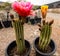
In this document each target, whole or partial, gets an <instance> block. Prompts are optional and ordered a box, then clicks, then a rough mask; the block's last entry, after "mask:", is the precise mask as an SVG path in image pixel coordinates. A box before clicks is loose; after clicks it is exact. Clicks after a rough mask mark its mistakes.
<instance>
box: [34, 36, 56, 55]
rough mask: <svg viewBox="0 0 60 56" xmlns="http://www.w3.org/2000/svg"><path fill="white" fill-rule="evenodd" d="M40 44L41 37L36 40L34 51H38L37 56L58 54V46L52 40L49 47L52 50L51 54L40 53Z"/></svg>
mask: <svg viewBox="0 0 60 56" xmlns="http://www.w3.org/2000/svg"><path fill="white" fill-rule="evenodd" d="M38 42H39V37H38V38H36V39H35V40H34V49H35V51H36V56H52V55H53V54H54V53H55V52H56V44H55V42H54V41H53V40H52V39H51V42H50V44H49V46H50V47H51V49H52V51H51V52H50V53H43V52H42V51H40V50H39V49H38V47H37V44H38Z"/></svg>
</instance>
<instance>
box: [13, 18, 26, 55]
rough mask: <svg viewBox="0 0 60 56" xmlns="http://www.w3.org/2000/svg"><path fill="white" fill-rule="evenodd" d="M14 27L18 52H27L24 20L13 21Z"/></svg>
mask: <svg viewBox="0 0 60 56" xmlns="http://www.w3.org/2000/svg"><path fill="white" fill-rule="evenodd" d="M13 27H14V30H15V35H16V44H17V52H18V54H22V53H23V52H24V51H25V40H24V25H23V19H22V18H20V19H17V20H13Z"/></svg>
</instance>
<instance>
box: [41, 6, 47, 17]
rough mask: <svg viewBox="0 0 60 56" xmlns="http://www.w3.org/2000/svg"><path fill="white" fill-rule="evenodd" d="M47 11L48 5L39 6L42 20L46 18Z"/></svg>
mask: <svg viewBox="0 0 60 56" xmlns="http://www.w3.org/2000/svg"><path fill="white" fill-rule="evenodd" d="M47 10H48V5H42V6H41V13H42V17H43V18H45V17H46V14H47Z"/></svg>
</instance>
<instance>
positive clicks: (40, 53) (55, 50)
mask: <svg viewBox="0 0 60 56" xmlns="http://www.w3.org/2000/svg"><path fill="white" fill-rule="evenodd" d="M37 38H39V37H37ZM37 38H36V39H37ZM36 39H35V40H34V44H33V46H34V49H35V50H36V51H37V52H38V53H40V54H43V55H51V54H53V53H55V51H56V44H55V42H54V41H53V40H52V39H51V41H52V42H53V43H54V46H55V48H54V50H53V51H52V52H50V53H43V52H42V51H39V50H38V49H37V48H36V46H35V41H36Z"/></svg>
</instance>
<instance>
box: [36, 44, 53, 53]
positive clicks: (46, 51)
mask: <svg viewBox="0 0 60 56" xmlns="http://www.w3.org/2000/svg"><path fill="white" fill-rule="evenodd" d="M36 46H37V49H38V50H39V51H41V52H43V53H50V52H51V51H52V48H51V47H50V46H47V48H46V50H44V51H43V50H41V49H40V48H39V45H38V44H37V45H36Z"/></svg>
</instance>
